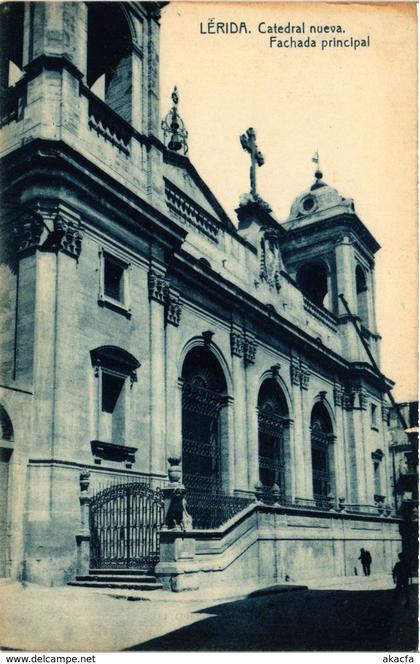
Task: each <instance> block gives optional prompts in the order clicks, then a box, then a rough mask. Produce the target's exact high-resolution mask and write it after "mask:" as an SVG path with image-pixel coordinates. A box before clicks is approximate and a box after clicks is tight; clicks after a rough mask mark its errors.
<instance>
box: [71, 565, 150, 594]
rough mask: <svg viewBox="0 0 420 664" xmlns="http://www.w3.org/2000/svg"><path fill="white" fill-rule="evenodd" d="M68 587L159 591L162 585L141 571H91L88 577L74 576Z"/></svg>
mask: <svg viewBox="0 0 420 664" xmlns="http://www.w3.org/2000/svg"><path fill="white" fill-rule="evenodd" d="M67 585H69V586H79V587H82V588H115V589H123V590H161V588H162V584H161V583H159V582H158V581H157V580H156V577H155V576H153V575H152V574H148V573H147V571H145V570H142V569H91V570H89V575H88V576H76V580H75V581H69V583H68V584H67Z"/></svg>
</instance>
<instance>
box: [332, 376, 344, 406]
mask: <svg viewBox="0 0 420 664" xmlns="http://www.w3.org/2000/svg"><path fill="white" fill-rule="evenodd" d="M334 405H335V406H338V407H339V408H342V407H343V406H344V385H343V384H342V383H340V382H338V381H336V382H335V383H334Z"/></svg>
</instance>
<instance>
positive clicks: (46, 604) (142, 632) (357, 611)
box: [0, 577, 418, 652]
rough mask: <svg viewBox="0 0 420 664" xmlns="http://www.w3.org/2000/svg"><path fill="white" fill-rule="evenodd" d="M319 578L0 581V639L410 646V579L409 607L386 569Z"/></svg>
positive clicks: (82, 645) (68, 646)
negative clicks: (145, 583)
mask: <svg viewBox="0 0 420 664" xmlns="http://www.w3.org/2000/svg"><path fill="white" fill-rule="evenodd" d="M320 585H321V584H320V583H318V584H317V586H313V587H311V588H310V589H308V590H293V588H292V587H287V588H285V587H284V586H283V587H280V588H279V587H277V588H275V589H274V590H275V591H276V592H274V593H270V594H267V595H266V594H263V595H261V594H260V592H261V590H259V591H257V592H256V593H255V596H249V593H248V589H246V592H247V594H248V596H247V597H242V598H237V599H225V600H216V599H215V594H214V593H212V592H211V591H207V592H197V593H180V594H175V593H164V592H159V591H155V592H154V593H145V592H143V593H142V592H130V591H110V593H111V594H109V593H106V592H104V591H98V590H90V589H88V588H71V587H64V588H41V587H39V586H35V585H32V584H31V585H28V586H26V587H23V586H22V585H20V584H4V585H2V587H1V594H2V609H1V613H2V616H1V621H0V630H1V634H0V644H1V645H2V646H3V647H5V648H8V649H12V650H15V649H16V650H35V651H43V650H44V651H64V650H68V651H78V650H79V651H80V650H85V651H86V650H87V651H121V650H149V651H156V650H161V651H162V650H231V651H241V650H273V651H275V650H280V651H281V650H284V651H287V650H289V651H299V650H307V651H311V650H319V651H321V650H362V651H363V650H367V651H369V650H381V651H390V652H392V651H405V652H407V651H411V650H415V649H416V648H417V589H418V587H417V585H413V586H411V588H410V594H411V605H410V608H409V609H406V608H405V606H404V602H403V600H402V598H399V600H398V601H396V598H395V595H394V591H393V590H392V581H391V580H390V578H386V579H383V578H382V579H375V578H374V577H370V578H369V579H367V578H366V579H365V578H360V577H359V580H356V582H355V580H354V579H350V580H349V581H348V582H347V583H346V586H345V588H344V589H343V587H342V582H341V581H340V582H337V580H336V581H335V583H334V582H331V583H328V584H327V585H328V587H324V588H323V587H319V586H320ZM340 585H341V589H340ZM279 590H280V591H281V592H278V591H279ZM285 590H287V592H285ZM242 592H243V594H245V592H244V590H243V591H242ZM226 594H227V596H229V594H228V592H227V593H226ZM230 596H231V595H230Z"/></svg>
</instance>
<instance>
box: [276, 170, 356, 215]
mask: <svg viewBox="0 0 420 664" xmlns="http://www.w3.org/2000/svg"><path fill="white" fill-rule="evenodd" d="M354 211H355V208H354V201H353V199H352V198H345V197H344V196H342V195H341V194H340V193H339V192H338V191H337V189H334V188H333V187H330V185H328V184H326V183H325V182H324V181H323V179H322V173H321V172H320V171H317V172H316V173H315V182H314V183H313V185H312V186H311V187H310V188H309V189H307V190H306V191H304V192H303V193H301V194H299V196H297V197H296V198H295V200H294V201H293V203H292V207H291V208H290V214H289V217H288V219H287V221H292V220H302V221H303V220H305V218H308V217H311V218H312V217H314V216H318V215H320V216H322V217H325V216H326V215H325V212H329V213H330V214H331V213H332V214H334V215H335V214H339V213H340V212H341V213H343V212H347V213H349V212H350V213H354Z"/></svg>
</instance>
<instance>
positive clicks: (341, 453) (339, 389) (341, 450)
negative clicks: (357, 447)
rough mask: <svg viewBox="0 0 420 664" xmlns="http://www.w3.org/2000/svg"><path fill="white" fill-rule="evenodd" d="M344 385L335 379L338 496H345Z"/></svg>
mask: <svg viewBox="0 0 420 664" xmlns="http://www.w3.org/2000/svg"><path fill="white" fill-rule="evenodd" d="M343 399H344V386H343V385H342V384H341V383H340V382H338V381H336V382H335V384H334V406H335V421H336V442H335V449H334V462H335V495H336V496H337V497H338V498H347V497H348V495H349V493H348V488H347V459H348V453H347V444H346V443H347V441H346V438H345V431H344V416H343V403H344V402H343Z"/></svg>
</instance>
